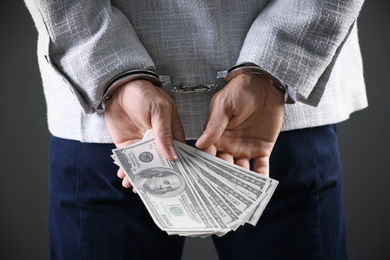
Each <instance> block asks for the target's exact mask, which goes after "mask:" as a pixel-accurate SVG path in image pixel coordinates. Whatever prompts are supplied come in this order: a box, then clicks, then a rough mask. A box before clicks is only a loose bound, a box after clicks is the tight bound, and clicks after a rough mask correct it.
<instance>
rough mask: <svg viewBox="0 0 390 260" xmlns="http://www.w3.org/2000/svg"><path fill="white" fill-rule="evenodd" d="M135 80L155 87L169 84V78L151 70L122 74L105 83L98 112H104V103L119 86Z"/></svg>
mask: <svg viewBox="0 0 390 260" xmlns="http://www.w3.org/2000/svg"><path fill="white" fill-rule="evenodd" d="M136 80H146V81H149V82H151V83H152V84H153V85H155V86H157V87H163V85H165V84H169V83H170V78H169V76H160V75H158V74H156V73H155V72H153V71H151V70H130V71H126V72H123V73H121V74H119V75H117V76H116V77H114V78H113V79H111V80H110V81H109V82H108V83H107V88H106V91H105V93H104V95H103V98H102V101H101V102H100V104H99V107H98V110H102V111H104V108H105V105H106V103H107V102H108V101H109V100H110V99H111V98H112V96H113V95H114V93H115V92H116V91H117V90H118V89H119V88H120V87H121V86H123V85H125V84H127V83H129V82H132V81H136Z"/></svg>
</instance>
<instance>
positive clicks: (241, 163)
mask: <svg viewBox="0 0 390 260" xmlns="http://www.w3.org/2000/svg"><path fill="white" fill-rule="evenodd" d="M234 164H235V165H238V166H241V167H243V168H245V169H248V170H249V166H250V163H249V160H248V159H246V158H235V159H234Z"/></svg>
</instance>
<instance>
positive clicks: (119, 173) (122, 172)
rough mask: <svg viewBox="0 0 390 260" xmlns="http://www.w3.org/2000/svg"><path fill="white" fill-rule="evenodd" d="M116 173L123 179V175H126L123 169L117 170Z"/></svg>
mask: <svg viewBox="0 0 390 260" xmlns="http://www.w3.org/2000/svg"><path fill="white" fill-rule="evenodd" d="M116 175H117V176H118V177H119V178H121V179H123V178H124V177H126V174H125V173H124V171H122V169H119V170H118V172H117V173H116Z"/></svg>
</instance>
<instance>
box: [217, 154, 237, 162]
mask: <svg viewBox="0 0 390 260" xmlns="http://www.w3.org/2000/svg"><path fill="white" fill-rule="evenodd" d="M217 157H218V158H220V159H222V160H225V161H227V162H229V163H234V157H233V156H232V155H231V154H228V153H217Z"/></svg>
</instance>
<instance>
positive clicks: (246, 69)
mask: <svg viewBox="0 0 390 260" xmlns="http://www.w3.org/2000/svg"><path fill="white" fill-rule="evenodd" d="M241 74H254V75H260V76H264V77H266V78H268V79H269V80H270V81H271V82H272V85H273V87H274V88H276V89H277V90H278V91H280V92H281V93H282V94H283V95H284V102H285V103H286V104H294V103H296V102H297V101H300V97H301V96H300V94H299V93H298V92H297V91H296V90H295V89H293V88H291V87H289V86H287V85H286V84H284V83H283V82H282V81H280V80H279V79H278V78H276V77H274V76H273V75H272V74H271V73H269V72H268V71H266V70H264V69H263V68H261V67H260V66H258V65H256V64H254V63H252V62H244V63H239V64H236V65H234V66H233V67H231V68H230V69H229V70H226V71H219V72H218V74H217V85H218V86H220V87H222V86H224V85H226V84H227V83H229V82H230V81H231V80H232V79H233V78H235V77H237V76H238V75H241Z"/></svg>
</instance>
